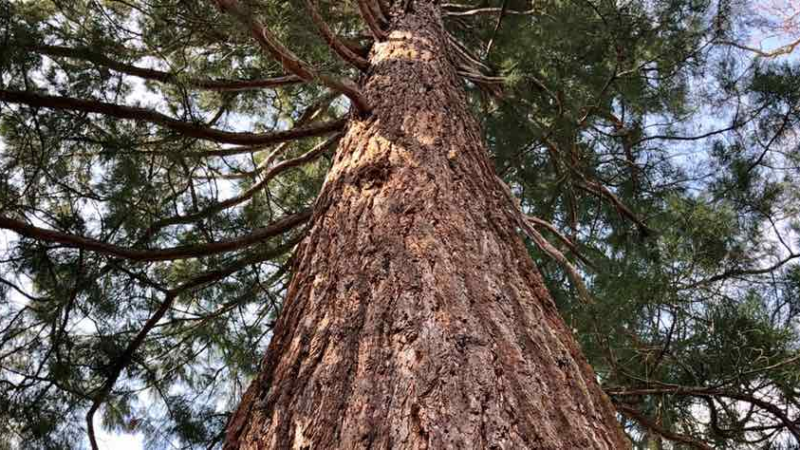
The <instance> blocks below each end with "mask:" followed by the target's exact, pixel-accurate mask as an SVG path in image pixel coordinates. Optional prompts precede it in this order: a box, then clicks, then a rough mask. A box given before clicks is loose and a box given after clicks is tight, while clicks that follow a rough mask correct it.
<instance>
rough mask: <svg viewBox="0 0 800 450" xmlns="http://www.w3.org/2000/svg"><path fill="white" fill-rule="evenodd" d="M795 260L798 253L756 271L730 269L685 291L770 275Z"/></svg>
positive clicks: (799, 255)
mask: <svg viewBox="0 0 800 450" xmlns="http://www.w3.org/2000/svg"><path fill="white" fill-rule="evenodd" d="M797 258H800V253H793V254H791V255H789V256H787V257H786V258H784V259H782V260H780V261H778V262H777V263H775V264H773V265H771V266H769V267H762V268H758V269H731V270H726V271H725V272H722V273H720V274H718V275H714V276H712V277H710V278H706V279H705V280H700V281H698V282H696V283H692V284H691V285H689V286H687V287H686V288H685V289H693V288H696V287H698V286H701V285H703V284H710V283H714V282H716V281H720V280H724V279H726V278H730V277H738V276H742V275H763V274H765V273H771V272H774V271H776V270H778V269H780V268H781V267H783V266H784V265H785V264H787V263H789V262H790V261H793V260H795V259H797Z"/></svg>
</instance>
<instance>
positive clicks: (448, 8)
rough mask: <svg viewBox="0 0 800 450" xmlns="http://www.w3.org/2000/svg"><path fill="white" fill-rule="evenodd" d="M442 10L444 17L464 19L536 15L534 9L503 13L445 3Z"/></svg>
mask: <svg viewBox="0 0 800 450" xmlns="http://www.w3.org/2000/svg"><path fill="white" fill-rule="evenodd" d="M442 8H443V9H444V14H443V15H444V17H466V16H479V15H495V14H504V15H516V16H530V15H533V14H535V13H536V10H535V9H530V10H527V11H519V10H516V9H506V11H505V13H503V8H497V7H486V8H473V7H471V6H468V5H458V4H454V3H445V4H443V5H442Z"/></svg>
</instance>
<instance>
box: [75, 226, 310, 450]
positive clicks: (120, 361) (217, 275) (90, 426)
mask: <svg viewBox="0 0 800 450" xmlns="http://www.w3.org/2000/svg"><path fill="white" fill-rule="evenodd" d="M300 239H301V238H300V237H296V238H295V239H292V240H290V241H288V242H287V243H285V244H283V245H281V246H279V247H277V248H275V249H273V250H271V251H268V252H266V253H262V254H253V255H248V256H245V257H243V258H240V259H239V260H237V261H234V262H233V263H232V264H230V265H228V266H226V267H223V268H221V269H217V270H212V271H209V272H205V273H203V274H200V275H199V276H197V277H195V278H192V279H191V280H189V281H187V282H185V283H183V284H181V285H180V286H178V287H176V288H174V289H171V290H169V291H167V294H166V296H165V298H164V301H162V302H161V305H159V307H158V309H157V310H156V311H155V312H154V313H153V315H152V316H150V318H149V319H147V322H145V324H144V325H143V326H142V329H141V330H139V332H138V333H137V334H136V336H135V337H134V338H133V340H132V341H131V342H130V343H129V344H128V346H127V347H126V348H125V350H124V351H123V352H122V353H121V354H120V356H119V357H118V358H116V359H115V361H114V362H113V363H111V365H110V366H111V367H110V373H109V376H108V378H106V381H105V382H104V383H103V385H102V386H101V387H100V389H99V390H98V391H97V393H96V394H95V395H94V397H93V400H92V405H91V406H90V407H89V410H88V411H87V413H86V429H87V433H88V435H89V443H90V444H91V446H92V449H93V450H98V446H97V439H96V437H95V431H94V414H95V413H96V412H97V410H98V409H99V408H100V405H102V404H103V402H104V401H105V400H106V398H107V397H108V394H110V393H111V390H112V389H113V387H114V384H115V383H116V382H117V379H119V376H120V374H121V373H122V371H123V370H124V369H125V367H127V366H128V364H130V363H131V361H132V360H133V355H134V353H136V351H137V350H138V349H139V347H141V346H142V344H143V343H144V340H145V338H146V337H147V334H148V333H150V331H151V330H152V329H153V328H154V327H155V326H156V324H158V322H159V321H160V320H161V319H162V318H163V317H164V315H165V314H166V313H167V311H169V308H170V307H171V306H172V303H173V302H174V301H175V299H176V298H177V297H178V296H179V295H180V294H183V293H184V292H187V291H190V290H193V289H196V288H199V287H201V286H203V285H205V284H208V283H211V282H213V281H217V280H220V279H222V278H225V277H226V276H228V275H231V274H233V273H235V272H237V271H239V270H241V269H243V268H245V267H247V266H249V265H251V264H255V263H258V262H261V261H265V260H267V259H270V258H275V257H277V256H280V255H282V254H284V253H286V252H287V251H288V250H290V249H291V248H292V247H294V246H295V244H297V243H298V242H299V241H300Z"/></svg>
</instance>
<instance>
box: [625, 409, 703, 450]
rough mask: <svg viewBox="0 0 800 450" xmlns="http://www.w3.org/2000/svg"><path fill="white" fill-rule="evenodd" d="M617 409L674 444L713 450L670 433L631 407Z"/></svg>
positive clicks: (692, 440) (693, 440)
mask: <svg viewBox="0 0 800 450" xmlns="http://www.w3.org/2000/svg"><path fill="white" fill-rule="evenodd" d="M616 407H617V411H619V412H621V413H622V414H624V415H626V416H628V417H630V418H631V419H633V420H635V421H637V422H639V424H640V425H642V426H643V427H645V428H647V429H648V430H650V431H653V432H655V433H657V434H658V435H660V436H662V437H664V438H665V439H668V440H670V441H672V442H678V443H681V444H686V445H690V446H692V447H694V448H696V449H699V450H711V447H710V446H709V445H708V444H706V443H705V442H703V441H700V440H698V439H694V438H691V437H689V436H686V435H683V434H679V433H674V432H672V431H669V430H667V429H665V428H663V427H661V426H659V425H658V424H656V423H655V422H653V421H652V420H650V419H649V418H647V416H645V415H644V414H643V413H641V412H640V411H638V410H636V409H634V408H631V407H629V406H627V405H622V404H618V405H616Z"/></svg>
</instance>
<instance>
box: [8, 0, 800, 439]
mask: <svg viewBox="0 0 800 450" xmlns="http://www.w3.org/2000/svg"><path fill="white" fill-rule="evenodd" d="M786 1H790V0H779V2H786ZM797 4H798V5H800V2H798V3H797ZM797 11H798V12H800V7H797ZM785 43H788V40H787V38H786V37H785V36H782V37H776V36H758V37H754V38H753V40H752V41H751V42H749V43H748V45H753V46H755V47H759V48H762V49H764V50H767V51H769V50H771V49H772V48H775V46H779V45H784V44H785ZM798 54H800V50H798V51H796V52H795V53H794V54H792V55H790V56H789V57H787V58H785V59H787V60H792V61H796V60H797V59H798ZM132 97H135V98H140V99H145V101H144V103H147V102H148V100H151V99H152V100H154V102H156V103H157V102H158V100H160V97H157V96H154V94H152V93H150V92H147V91H146V89H145V88H144V85H143V84H142V83H139V86H137V88H136V89H135V91H134V94H133V95H132ZM238 125H239V126H237V127H236V128H242V129H244V128H246V126H243V125H246V124H241V123H240V124H238ZM2 151H3V144H2V141H0V153H2ZM13 239H15V238H14V237H13V236H12V235H11V234H10V233H8V232H4V231H0V250H2V248H3V247H7V246H8V245H9V243H10V242H12V241H13ZM16 300H17V301H21V300H20V299H19V298H17V299H16ZM99 416H100V415H99V414H98V415H97V416H96V419H95V421H96V425H98V426H96V430H97V440H98V444H99V446H100V448H101V449H103V450H105V449H110V450H140V449H143V448H144V438H143V436H142V435H141V434H140V433H136V434H119V433H114V432H108V431H106V430H104V429H103V427H102V426H99V419H98V417H99ZM86 445H87V446H88V441H87V442H86Z"/></svg>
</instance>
